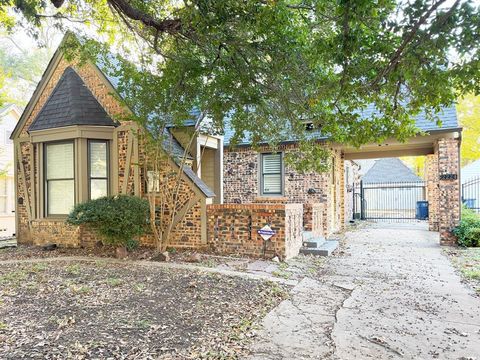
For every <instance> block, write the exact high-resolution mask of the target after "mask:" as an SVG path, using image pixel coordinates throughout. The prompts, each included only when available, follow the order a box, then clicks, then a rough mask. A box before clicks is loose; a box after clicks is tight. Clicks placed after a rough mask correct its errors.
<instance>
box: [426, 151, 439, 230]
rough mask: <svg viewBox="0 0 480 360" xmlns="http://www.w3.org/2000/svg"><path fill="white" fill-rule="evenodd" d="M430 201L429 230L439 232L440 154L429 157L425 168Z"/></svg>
mask: <svg viewBox="0 0 480 360" xmlns="http://www.w3.org/2000/svg"><path fill="white" fill-rule="evenodd" d="M425 170H426V171H425V173H426V174H425V175H426V180H427V200H428V230H430V231H438V153H435V154H431V155H427V163H426V166H425Z"/></svg>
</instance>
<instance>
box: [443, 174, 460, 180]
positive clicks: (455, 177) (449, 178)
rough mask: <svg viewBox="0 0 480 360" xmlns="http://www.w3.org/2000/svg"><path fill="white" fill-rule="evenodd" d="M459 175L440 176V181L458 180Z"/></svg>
mask: <svg viewBox="0 0 480 360" xmlns="http://www.w3.org/2000/svg"><path fill="white" fill-rule="evenodd" d="M457 179H458V175H457V174H440V180H457Z"/></svg>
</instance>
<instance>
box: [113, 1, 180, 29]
mask: <svg viewBox="0 0 480 360" xmlns="http://www.w3.org/2000/svg"><path fill="white" fill-rule="evenodd" d="M107 2H108V3H109V4H110V5H111V6H112V7H113V8H115V9H116V10H117V11H118V12H121V13H122V14H124V15H125V16H127V17H128V18H130V19H132V20H137V21H140V22H141V23H142V24H144V25H145V26H148V27H151V28H153V29H156V30H157V31H158V32H166V33H169V34H176V33H178V32H180V30H181V28H182V23H181V21H180V19H163V20H158V19H156V18H154V17H153V16H151V15H149V14H146V13H144V12H142V11H140V10H138V9H136V8H134V7H133V6H132V5H130V3H129V2H128V1H126V0H107Z"/></svg>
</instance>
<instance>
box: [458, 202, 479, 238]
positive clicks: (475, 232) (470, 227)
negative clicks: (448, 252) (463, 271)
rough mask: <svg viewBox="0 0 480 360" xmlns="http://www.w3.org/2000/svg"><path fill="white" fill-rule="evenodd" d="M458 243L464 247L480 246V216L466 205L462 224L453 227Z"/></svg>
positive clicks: (463, 210)
mask: <svg viewBox="0 0 480 360" xmlns="http://www.w3.org/2000/svg"><path fill="white" fill-rule="evenodd" d="M453 233H454V234H455V236H456V237H457V238H458V245H459V246H463V247H471V246H480V216H479V215H478V214H476V213H475V212H474V211H473V210H471V209H468V208H466V207H464V208H463V209H462V219H461V220H460V224H459V225H458V226H457V227H456V228H455V229H453Z"/></svg>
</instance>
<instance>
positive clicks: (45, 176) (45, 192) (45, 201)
mask: <svg viewBox="0 0 480 360" xmlns="http://www.w3.org/2000/svg"><path fill="white" fill-rule="evenodd" d="M52 144H54V145H60V144H72V147H73V178H62V179H55V180H53V181H62V180H63V181H65V180H73V205H74V206H75V205H76V204H77V196H76V194H77V171H76V165H77V161H76V156H77V151H76V149H75V141H74V140H73V139H71V140H58V141H48V142H44V143H43V154H42V157H43V159H42V160H43V166H42V168H43V205H44V212H45V217H47V218H65V217H66V216H68V214H50V213H49V212H48V181H52V180H48V172H47V156H48V151H47V147H48V145H52Z"/></svg>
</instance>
